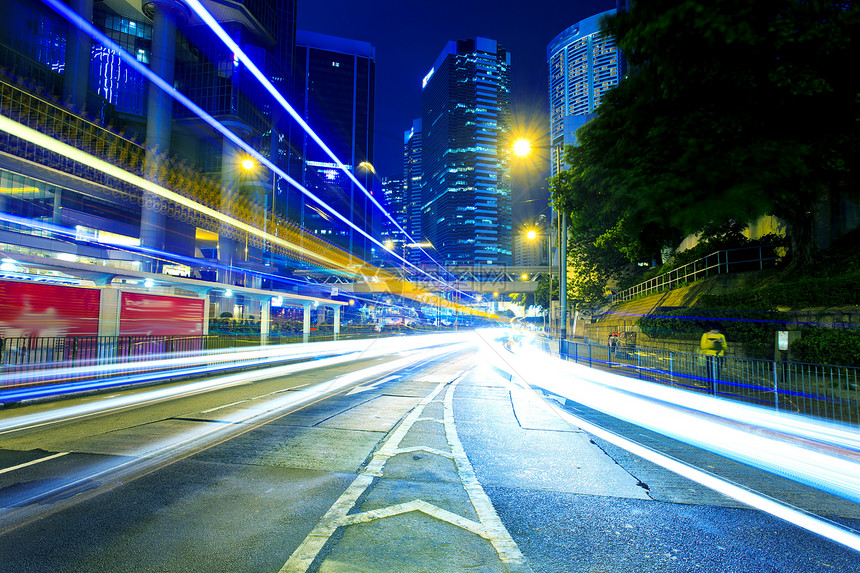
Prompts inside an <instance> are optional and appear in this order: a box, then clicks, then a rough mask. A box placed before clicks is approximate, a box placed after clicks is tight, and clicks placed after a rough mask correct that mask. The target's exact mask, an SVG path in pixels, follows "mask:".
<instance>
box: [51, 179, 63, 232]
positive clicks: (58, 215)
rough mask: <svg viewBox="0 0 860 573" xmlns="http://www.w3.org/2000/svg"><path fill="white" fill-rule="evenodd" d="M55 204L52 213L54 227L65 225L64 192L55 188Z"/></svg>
mask: <svg viewBox="0 0 860 573" xmlns="http://www.w3.org/2000/svg"><path fill="white" fill-rule="evenodd" d="M53 193H54V204H53V210H52V212H51V222H52V223H53V224H54V225H62V223H63V190H62V189H60V188H59V187H54V188H53Z"/></svg>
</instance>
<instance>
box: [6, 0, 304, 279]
mask: <svg viewBox="0 0 860 573" xmlns="http://www.w3.org/2000/svg"><path fill="white" fill-rule="evenodd" d="M65 4H66V5H68V6H70V7H71V8H72V10H73V11H74V13H75V16H74V17H79V18H80V19H81V21H82V22H89V23H92V24H93V25H94V26H95V27H96V29H97V30H98V31H99V32H101V33H102V34H104V35H106V36H107V37H108V38H109V39H110V40H112V41H113V42H115V43H116V44H117V45H119V47H120V48H122V49H123V50H124V51H127V52H128V53H130V54H131V56H132V57H133V58H134V59H136V60H137V62H139V63H140V64H142V65H144V66H147V67H149V69H150V70H151V71H153V72H155V73H156V74H157V75H159V76H160V77H161V78H162V79H163V80H164V81H165V83H167V84H168V85H172V86H175V87H176V88H177V90H178V91H179V92H181V93H183V94H184V95H186V96H188V97H189V99H191V100H192V101H194V102H195V103H196V104H197V105H199V106H200V107H201V108H202V109H203V110H205V111H206V112H207V113H208V114H210V115H211V116H213V117H214V118H215V119H216V120H217V121H220V122H221V123H222V124H224V125H225V126H227V127H228V129H230V130H231V131H233V132H234V133H236V134H237V135H239V136H240V137H241V138H242V139H243V140H244V141H246V142H248V143H249V144H250V145H251V146H252V147H253V148H255V149H257V150H258V151H260V152H261V153H262V154H263V155H267V156H270V157H272V158H273V160H274V161H275V163H279V161H278V159H277V157H275V156H274V155H273V142H274V141H277V140H281V141H283V140H282V138H281V137H280V135H282V134H280V135H279V133H278V128H277V126H276V125H275V123H276V122H275V117H274V113H275V111H274V110H275V102H274V99H273V98H272V97H271V95H269V94H268V93H266V92H265V90H264V89H263V88H262V87H260V84H259V83H258V82H257V81H256V80H255V79H253V77H252V75H251V74H250V72H249V71H248V70H247V69H246V67H245V66H244V65H241V64H240V62H239V60H238V59H237V56H236V54H234V53H233V51H232V50H231V49H229V48H227V47H226V46H225V45H224V44H223V43H222V42H221V40H219V39H217V38H216V37H215V35H214V34H213V32H212V31H211V30H210V29H209V28H208V27H207V26H206V25H204V24H203V22H202V21H201V20H200V19H199V18H197V17H196V16H195V15H194V14H193V10H192V9H191V7H190V6H188V5H187V4H186V3H185V2H183V1H182V0H153V1H148V2H143V3H141V2H139V1H138V2H133V1H131V0H101V1H98V0H72V1H70V2H66V3H65ZM212 5H217V6H215V7H216V8H217V10H216V14H217V16H216V17H217V19H218V20H219V21H221V22H222V23H224V25H225V26H227V27H228V28H229V29H230V30H231V35H232V37H233V38H234V39H235V41H236V42H237V44H238V45H239V47H240V48H241V49H242V50H243V51H245V52H246V53H249V54H251V55H252V57H253V58H254V59H255V60H256V61H257V62H258V66H259V67H260V68H261V70H262V71H263V73H264V74H266V75H267V76H268V77H270V78H272V79H273V80H274V81H275V83H276V84H277V85H288V84H289V82H290V74H291V72H292V69H291V66H292V59H293V49H294V46H293V41H292V38H293V35H292V33H291V30H293V29H294V26H295V11H296V3H295V0H257V1H254V2H245V3H236V2H226V1H223V2H220V1H216V2H212V3H210V9H211V7H212ZM4 9H5V10H4V17H3V19H2V20H0V68H2V70H3V71H0V83H2V84H3V90H4V91H3V93H4V97H6V98H7V101H9V102H11V101H15V102H18V103H16V104H15V105H14V106H12V107H7V108H6V109H7V111H8V112H9V113H10V115H12V116H14V117H15V118H18V119H19V120H21V121H28V122H29V124H30V125H31V126H33V127H34V128H36V129H37V130H42V131H45V130H47V131H48V132H50V130H51V129H52V128H51V125H61V124H62V125H64V126H67V127H64V128H63V130H62V132H61V133H60V132H54V133H56V135H57V136H58V137H60V138H61V139H63V138H65V139H66V140H67V141H70V142H73V144H74V145H75V146H77V147H79V148H81V149H82V150H84V151H86V152H88V153H91V154H93V155H95V156H97V157H100V158H105V159H107V160H108V161H110V162H112V163H115V164H117V165H119V166H121V167H123V168H124V169H127V170H128V171H129V172H131V173H133V174H137V175H142V176H144V177H145V178H147V179H149V180H151V181H154V182H156V183H158V184H160V185H165V186H168V187H170V186H174V187H175V188H176V189H179V190H180V191H181V192H182V193H185V194H188V195H195V194H198V195H199V197H197V196H196V195H195V198H197V199H198V200H200V199H201V198H202V197H204V196H205V197H210V198H211V197H217V199H214V200H217V202H218V203H219V208H220V210H221V212H223V213H229V214H231V215H235V214H236V212H234V211H233V209H234V208H235V209H239V210H244V211H243V212H246V211H248V210H253V209H264V208H270V207H271V201H270V197H267V196H266V195H267V194H270V193H271V191H272V186H271V177H269V178H268V185H264V184H260V183H258V182H256V181H253V179H254V178H255V177H252V176H251V175H246V174H242V173H241V170H240V169H239V167H238V161H237V160H238V159H240V158H241V154H240V152H239V150H238V148H237V147H236V146H235V145H234V144H232V143H229V142H228V141H227V140H226V139H225V138H224V137H223V136H222V135H220V134H218V133H217V132H216V131H215V130H214V129H212V128H211V127H210V126H208V125H207V124H205V123H204V122H203V121H202V120H200V119H198V118H197V116H196V115H195V114H193V113H191V112H189V111H188V110H187V109H186V108H184V107H183V106H181V105H179V104H178V103H175V102H174V101H173V100H172V99H171V97H170V96H169V95H168V94H166V93H165V92H163V91H161V90H160V89H159V88H158V87H157V86H155V85H150V84H149V82H148V81H147V80H146V79H145V76H144V74H143V73H142V72H141V71H138V70H137V69H135V68H134V66H133V65H131V64H130V63H129V62H127V61H125V60H123V59H121V58H120V57H119V54H118V53H117V52H116V51H114V50H113V49H112V48H110V47H108V46H106V45H103V44H102V42H100V41H97V40H94V39H92V38H91V37H90V36H89V35H88V34H87V33H85V32H84V31H83V30H82V29H81V28H80V27H79V26H78V24H77V23H76V22H74V21H71V22H70V21H69V20H67V19H66V17H64V16H62V15H61V14H60V13H59V12H58V11H55V10H53V9H51V8H50V7H49V6H48V5H47V4H44V3H42V2H31V1H27V0H9V1H8V2H5V3H4ZM72 19H74V18H72ZM35 109H41V110H43V112H41V113H40V114H36V115H34V114H32V113H31V110H35ZM21 145H22V144H21V142H20V141H18V140H16V138H14V137H12V136H10V135H8V134H4V135H3V137H2V141H0V151H3V152H6V153H7V154H9V156H11V155H13V154H14V153H16V149H20V148H21ZM67 173H71V174H73V176H67V175H66V174H67ZM0 179H2V180H3V181H4V183H3V185H0V188H2V189H4V190H14V189H17V188H19V187H20V188H23V189H26V190H28V191H26V192H24V193H17V192H15V194H16V201H15V202H14V203H15V205H13V204H12V203H10V202H7V201H0V203H2V205H0V210H2V211H5V212H7V213H11V214H16V213H18V212H20V213H31V212H32V214H35V212H33V210H32V206H34V205H38V206H39V209H38V210H39V211H40V212H41V210H47V212H50V214H51V219H52V221H53V223H54V224H56V225H57V226H62V227H64V228H72V229H75V228H77V229H80V234H81V236H86V237H97V236H101V235H103V234H104V235H105V236H111V237H114V240H116V241H122V244H126V245H130V246H141V247H145V248H147V249H152V250H154V251H156V252H158V251H166V252H168V253H169V254H175V255H179V256H182V257H186V258H187V259H188V260H187V267H189V268H190V269H191V271H190V272H193V273H195V274H197V273H202V272H208V271H206V267H207V266H208V263H209V262H220V263H222V265H224V266H223V267H222V268H221V269H219V270H218V271H217V272H218V274H219V277H218V278H219V280H221V281H222V282H227V283H231V284H233V283H234V282H238V281H243V282H244V281H245V278H244V277H241V276H239V275H241V274H242V273H238V274H237V276H232V275H231V272H230V271H224V268H226V267H230V268H236V269H239V270H254V271H260V272H264V271H266V270H267V269H268V268H269V267H268V265H269V264H270V263H269V262H268V261H264V257H263V255H262V249H261V248H260V247H261V245H260V244H259V243H257V244H256V245H255V244H254V242H253V241H250V242H249V240H248V238H247V235H245V234H243V233H242V232H240V231H237V230H236V229H235V228H231V229H226V228H224V227H223V226H222V225H220V224H219V223H218V222H216V221H215V220H214V219H213V218H211V217H201V216H199V215H194V216H191V215H189V213H188V212H187V211H182V210H181V209H178V208H176V206H175V205H174V204H169V205H168V204H167V203H165V201H164V200H162V199H160V198H158V197H155V196H154V195H152V194H151V193H149V192H148V191H144V190H141V189H140V188H136V187H131V186H129V185H125V184H123V183H121V182H119V181H118V180H116V179H114V178H111V177H107V176H105V175H104V174H101V173H97V172H95V170H93V169H92V168H91V167H90V166H88V165H86V164H83V163H75V162H72V161H70V160H68V159H63V158H61V157H59V156H58V155H50V154H42V155H40V156H39V161H33V162H30V163H26V164H25V163H22V162H12V161H9V162H6V163H5V164H4V165H0ZM180 182H181V183H180ZM29 190H32V191H29ZM12 192H13V191H9V192H8V193H6V192H4V193H3V195H6V194H12ZM209 200H210V201H213V199H209ZM36 218H39V219H43V216H42V215H36ZM8 233H12V235H10V234H8ZM0 234H2V237H0V246H2V244H4V243H14V244H15V245H17V249H18V250H19V251H21V252H26V251H28V249H29V250H33V251H34V252H36V251H39V252H41V251H43V250H44V244H43V243H44V239H45V238H46V237H48V236H50V234H47V235H46V232H45V231H37V232H32V231H28V230H27V229H26V228H24V227H22V226H12V225H5V224H4V225H0ZM14 234H18V236H17V237H16V236H13V235H14ZM51 246H52V248H54V249H60V250H62V251H63V253H62V254H63V256H64V258H65V260H69V261H77V260H80V261H86V262H92V261H94V260H108V259H111V260H113V261H115V262H116V261H117V259H124V260H123V262H122V263H121V264H123V265H125V266H126V267H128V268H130V269H135V270H150V271H154V272H159V271H161V270H163V269H162V263H161V262H160V257H153V258H148V257H146V256H138V255H129V254H127V253H116V252H109V251H108V250H106V249H103V248H101V247H98V246H93V245H91V244H85V243H80V242H79V243H78V244H76V243H74V242H65V243H63V242H60V241H54V242H53V243H51ZM195 258H196V259H197V261H194V260H193V259H195ZM259 280H260V279H259V278H253V279H251V282H252V283H256V284H247V285H245V286H257V285H258V284H259Z"/></svg>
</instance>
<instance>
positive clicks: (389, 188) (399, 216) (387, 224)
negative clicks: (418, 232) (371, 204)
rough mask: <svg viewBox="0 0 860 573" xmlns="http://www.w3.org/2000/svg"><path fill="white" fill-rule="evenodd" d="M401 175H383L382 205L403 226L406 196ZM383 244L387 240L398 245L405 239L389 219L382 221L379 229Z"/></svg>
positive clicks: (393, 244)
mask: <svg viewBox="0 0 860 573" xmlns="http://www.w3.org/2000/svg"><path fill="white" fill-rule="evenodd" d="M403 189H404V187H403V178H402V177H383V178H382V206H383V207H385V210H386V211H388V214H389V215H391V216H392V217H393V218H394V220H395V221H397V224H398V225H400V226H401V227H403V226H404V223H405V221H406V198H405V196H404V192H403ZM380 234H381V236H382V242H383V244H386V243H388V242H389V241H390V242H391V244H392V247H394V246H396V245H400V244H402V243H403V241H404V240H405V237H404V236H403V233H401V232H400V230H399V229H398V228H397V227H396V226H395V225H394V223H392V222H391V220H390V219H385V220H384V221H382V229H381V231H380Z"/></svg>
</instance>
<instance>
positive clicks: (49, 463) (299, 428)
mask: <svg viewBox="0 0 860 573" xmlns="http://www.w3.org/2000/svg"><path fill="white" fill-rule="evenodd" d="M395 360H401V361H402V360H403V358H402V357H400V356H396V357H390V358H379V359H374V360H369V361H364V362H361V363H354V364H351V365H345V366H338V367H332V368H323V369H319V370H313V371H309V372H303V373H296V374H293V375H290V376H286V377H280V378H274V379H265V380H260V381H257V382H254V383H247V384H242V385H238V386H233V387H229V388H225V389H220V390H213V391H209V392H205V393H200V394H197V395H193V396H185V397H182V398H176V399H171V400H162V401H157V402H154V403H147V404H146V405H133V404H130V405H128V406H125V407H122V408H117V409H115V410H113V411H111V412H110V413H106V414H103V415H99V416H82V417H80V418H77V419H74V420H67V421H63V422H60V423H49V424H43V425H39V426H36V427H29V428H20V429H17V430H14V431H8V432H3V433H0V571H2V572H6V571H9V572H22V571H27V572H40V571H51V572H72V571H75V572H84V571H86V572H94V571H108V572H112V571H123V572H133V571H147V572H155V571H219V572H220V571H224V572H227V571H229V572H278V571H323V572H358V571H366V572H389V571H390V572H413V571H414V572H448V571H450V572H459V571H482V572H495V571H522V572H527V571H532V572H544V571H545V572H562V571H569V572H577V573H615V572H619V573H620V572H625V573H627V572H629V573H644V572H679V573H680V572H691V571H702V572H715V573H716V572H721V573H722V572H735V571H736V572H756V573H760V572H771V571H772V572H781V573H792V572H797V573H808V572H825V571H826V572H828V573H833V572H846V573H851V572H857V571H860V555H858V554H857V553H856V552H853V551H851V550H849V549H846V548H844V547H843V546H841V545H838V544H835V543H833V542H831V541H828V540H827V539H824V538H822V537H819V536H816V535H814V534H812V533H808V532H806V531H804V530H801V529H799V528H796V527H794V526H792V525H790V524H788V523H786V522H783V521H781V520H779V519H776V518H774V517H771V516H768V515H766V514H763V513H761V512H759V511H757V510H752V509H746V508H744V507H743V506H742V505H740V504H739V503H738V502H735V501H733V500H731V499H728V498H725V497H723V496H721V495H719V494H715V493H713V492H711V491H710V490H707V489H706V488H704V487H703V486H700V485H697V484H695V483H693V482H690V481H688V480H686V479H684V478H680V477H677V476H675V475H674V474H672V473H670V472H668V471H667V470H664V469H662V468H659V467H657V466H654V465H653V464H651V463H649V462H646V461H644V460H642V459H641V458H638V457H636V456H634V455H632V454H629V453H627V452H625V451H623V450H621V449H619V448H617V447H614V446H612V445H611V444H608V443H605V442H602V441H601V440H599V439H597V438H594V437H593V436H591V435H589V434H588V433H585V432H583V431H582V430H580V429H579V428H577V427H575V426H572V425H571V424H570V423H569V422H567V421H565V420H562V419H561V418H559V417H557V416H555V415H554V414H552V412H550V411H548V410H547V409H545V408H544V407H542V405H541V403H540V401H541V400H553V398H552V397H551V396H538V395H537V394H535V393H534V392H531V391H529V390H525V389H522V388H517V387H516V386H513V385H511V384H510V383H509V382H508V381H507V380H505V379H504V378H502V377H500V376H499V375H498V374H497V373H496V372H494V371H493V370H491V369H487V368H485V367H484V366H486V365H485V364H483V359H481V358H480V355H479V354H478V353H477V352H475V351H464V352H460V353H458V354H456V355H453V356H452V355H445V356H440V357H438V358H436V359H429V358H426V357H425V358H422V359H421V361H419V362H418V363H415V364H411V365H404V364H402V363H395V362H394V361H395ZM386 364H388V365H390V366H391V368H395V367H396V369H395V370H393V371H389V372H387V371H385V365H386ZM368 368H376V369H377V370H376V371H374V372H376V373H373V372H370V371H368V375H367V377H366V378H364V379H361V380H356V381H355V382H354V383H351V384H349V385H345V386H342V387H341V386H339V385H337V384H334V383H333V382H332V381H336V380H342V379H343V378H342V377H343V376H344V375H347V374H348V373H351V372H355V371H359V370H362V369H368ZM314 388H323V389H325V388H330V391H329V392H328V393H322V394H320V395H315V394H310V393H308V391H309V390H311V389H314ZM146 391H147V390H146V389H142V390H133V391H128V390H127V391H122V392H115V393H113V394H111V395H98V396H89V397H85V398H76V399H70V400H64V401H58V402H52V403H47V404H34V405H30V406H19V407H14V408H7V409H5V410H0V420H2V419H3V418H4V417H10V416H20V415H24V414H30V413H37V412H44V411H46V410H51V409H56V408H60V407H67V406H74V405H75V404H80V403H87V404H89V403H92V402H94V401H96V402H97V401H100V400H107V399H109V398H116V397H118V396H122V397H124V396H135V395H140V394H143V393H145V392H146ZM306 393H307V394H306ZM559 406H561V407H565V408H567V409H568V410H569V411H570V412H572V413H574V414H576V415H578V416H582V417H588V419H589V421H591V422H593V423H600V424H602V425H603V426H605V427H611V428H612V429H613V430H614V431H617V432H619V433H624V434H625V435H628V436H633V437H635V438H636V439H637V440H638V441H640V442H643V443H647V444H648V445H649V447H654V448H660V449H661V450H662V451H666V452H668V453H670V454H671V455H672V456H674V457H676V458H678V459H685V460H686V461H688V462H689V463H693V464H696V465H698V466H699V467H707V468H710V469H711V470H712V471H714V472H718V473H720V472H721V473H722V474H723V475H726V476H729V477H731V478H732V479H733V480H735V481H737V482H741V483H744V485H746V486H747V487H750V488H757V489H762V490H767V493H768V494H769V495H774V496H776V495H782V496H785V497H786V498H787V501H793V502H797V503H799V504H801V505H804V504H805V506H806V507H808V508H810V509H811V510H816V511H818V512H819V513H823V514H826V515H828V516H829V517H831V518H832V519H834V520H835V521H838V522H840V523H843V524H846V525H849V526H852V527H854V528H860V519H858V518H860V511H858V508H857V507H856V506H855V505H853V504H850V503H848V502H842V503H841V504H840V501H839V500H834V499H832V498H828V497H827V496H822V495H819V494H817V493H816V492H811V491H806V490H804V489H803V488H800V487H799V486H797V487H794V485H793V484H791V483H789V482H785V481H783V482H780V481H779V480H778V479H774V478H773V476H767V475H762V474H761V473H760V472H758V473H757V472H756V471H755V470H751V469H749V468H744V467H741V466H739V465H738V464H734V463H731V462H729V461H727V460H722V459H720V458H718V457H716V456H713V455H710V454H705V453H702V452H698V451H696V450H694V449H692V448H689V447H686V446H684V445H683V444H680V443H677V442H673V441H671V440H666V439H663V438H661V437H660V436H656V435H650V434H648V433H647V432H643V431H640V430H639V429H637V428H635V427H630V426H627V425H625V424H623V423H621V422H619V421H617V420H612V419H609V418H606V417H605V416H601V415H600V414H599V413H596V412H591V411H588V410H587V409H584V408H582V407H580V406H578V405H576V404H566V405H564V404H559ZM792 496H793V497H792Z"/></svg>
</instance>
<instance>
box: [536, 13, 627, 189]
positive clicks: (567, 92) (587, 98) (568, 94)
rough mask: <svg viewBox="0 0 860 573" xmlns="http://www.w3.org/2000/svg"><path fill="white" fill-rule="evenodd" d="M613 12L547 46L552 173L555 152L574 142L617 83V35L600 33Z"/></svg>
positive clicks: (578, 25) (568, 31) (580, 25)
mask: <svg viewBox="0 0 860 573" xmlns="http://www.w3.org/2000/svg"><path fill="white" fill-rule="evenodd" d="M613 14H615V10H607V11H606V12H601V13H600V14H597V15H595V16H591V17H590V18H586V19H585V20H582V21H580V22H577V23H576V24H574V25H573V26H571V27H569V28H568V29H566V30H565V31H564V32H562V33H561V34H559V35H558V36H556V37H555V38H554V39H553V41H552V42H550V43H549V46H548V47H547V61H548V62H549V110H550V144H551V145H552V146H553V162H552V174H553V175H555V172H556V168H557V166H558V164H559V162H558V161H556V155H555V154H556V153H561V149H562V146H563V145H572V144H574V143H575V141H576V137H575V134H576V130H577V129H579V128H580V127H582V126H583V125H584V124H585V123H586V122H587V121H588V119H589V114H591V113H593V112H594V110H595V109H596V108H597V106H598V105H599V104H600V102H601V100H602V99H603V94H604V93H606V91H607V90H608V89H610V88H612V87H614V86H616V85H618V79H619V54H618V48H617V47H616V44H615V38H612V37H607V36H604V35H603V34H601V33H600V20H601V18H603V17H604V16H610V15H613Z"/></svg>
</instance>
